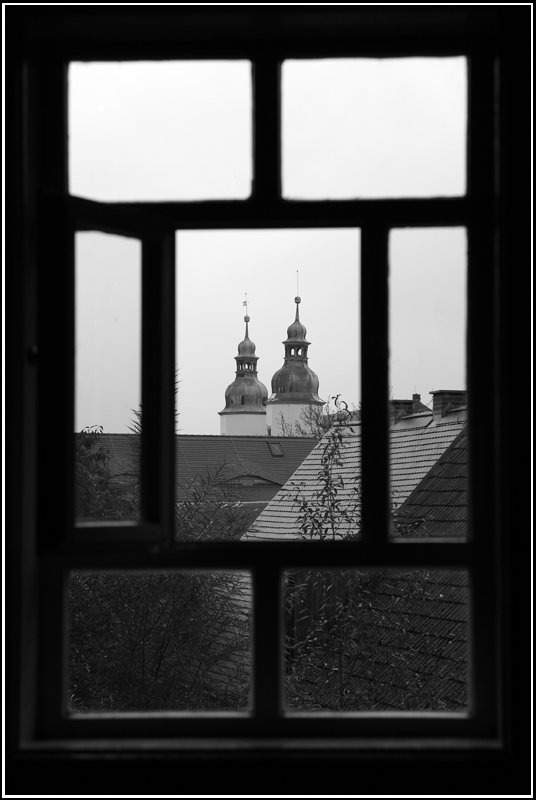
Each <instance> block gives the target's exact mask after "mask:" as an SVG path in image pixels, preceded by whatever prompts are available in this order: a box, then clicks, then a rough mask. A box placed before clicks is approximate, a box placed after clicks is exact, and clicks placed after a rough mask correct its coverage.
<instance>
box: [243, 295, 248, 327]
mask: <svg viewBox="0 0 536 800" xmlns="http://www.w3.org/2000/svg"><path fill="white" fill-rule="evenodd" d="M244 297H245V300H242V305H243V306H245V307H246V317H247V316H248V293H247V292H244ZM245 322H249V318H248V319H247V320H245Z"/></svg>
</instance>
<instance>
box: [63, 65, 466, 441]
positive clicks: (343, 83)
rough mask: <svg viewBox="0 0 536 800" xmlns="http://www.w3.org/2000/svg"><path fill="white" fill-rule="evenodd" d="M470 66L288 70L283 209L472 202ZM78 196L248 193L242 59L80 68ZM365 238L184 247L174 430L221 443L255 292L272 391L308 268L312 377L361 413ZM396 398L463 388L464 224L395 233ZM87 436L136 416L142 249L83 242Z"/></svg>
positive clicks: (305, 316) (73, 124)
mask: <svg viewBox="0 0 536 800" xmlns="http://www.w3.org/2000/svg"><path fill="white" fill-rule="evenodd" d="M465 93H466V88H465V61H464V59H461V58H456V59H406V60H398V61H394V60H391V59H389V60H384V61H379V60H372V59H368V60H361V61H354V62H351V61H348V60H345V59H343V60H339V61H330V60H327V61H322V62H301V63H300V62H288V63H286V64H285V65H284V69H283V163H284V172H283V183H284V190H285V191H286V193H287V194H288V195H289V196H301V197H306V198H318V197H353V196H363V197H380V196H386V197H389V196H432V195H441V194H443V195H455V194H459V193H461V192H463V191H464V187H465V156H464V153H465V144H464V135H465V124H466V94H465ZM69 96H70V115H69V126H70V145H71V146H70V176H71V177H70V187H71V192H72V193H73V194H78V195H81V196H86V197H90V198H92V199H99V200H105V201H110V200H169V199H202V198H212V197H221V198H226V197H245V196H247V195H248V194H249V191H250V183H251V124H250V121H251V100H250V70H249V65H248V64H247V63H246V62H234V63H230V62H218V63H217V64H214V62H212V63H205V64H202V63H199V62H190V63H183V64H180V63H171V62H155V63H147V62H137V63H123V64H75V65H72V66H71V71H70V95H69ZM359 241H360V237H359V231H358V230H357V229H351V230H349V229H336V230H334V229H330V230H299V231H298V230H292V231H205V232H200V231H190V232H187V231H184V232H180V233H178V235H177V360H178V367H179V377H180V381H181V383H180V390H179V411H180V417H179V429H180V431H181V432H182V433H211V434H218V433H219V424H220V418H219V416H218V413H217V412H218V411H221V409H222V408H223V407H224V393H225V389H226V387H227V385H228V384H229V383H231V381H232V380H233V378H234V371H235V361H234V356H235V355H236V352H237V344H238V342H239V341H240V340H241V339H242V338H243V335H244V322H243V316H244V312H245V309H244V308H243V306H242V301H243V299H244V293H245V292H247V295H248V301H249V305H248V311H249V315H250V317H251V323H250V337H251V339H252V340H253V341H254V342H255V344H256V346H257V355H258V356H259V362H258V370H259V379H260V380H261V381H262V382H263V383H264V384H265V385H266V386H267V388H268V390H269V391H270V383H271V377H272V375H273V373H274V372H275V371H276V370H277V369H279V367H280V366H281V365H282V363H283V346H282V344H281V342H282V340H283V339H284V338H285V337H286V329H287V327H288V325H289V324H290V323H291V322H292V321H293V319H294V312H295V305H294V302H293V299H294V296H295V294H296V270H297V269H299V281H300V287H299V292H300V295H301V297H302V303H301V306H300V316H301V319H302V321H303V323H304V324H305V326H306V328H307V332H308V339H309V341H310V342H311V347H310V348H309V364H310V366H311V368H312V369H313V370H314V371H315V372H316V373H317V375H318V377H319V380H320V396H321V397H322V398H323V399H324V400H326V399H328V397H329V396H331V395H333V394H336V393H340V394H341V395H342V397H343V398H344V399H345V400H347V402H349V403H350V404H353V403H356V404H357V403H358V402H359V399H360V376H359V336H360V333H359V319H358V313H359ZM390 244H391V247H390V275H391V277H390V289H391V303H390V312H391V313H390V326H391V333H390V345H391V365H390V386H391V396H393V397H410V396H411V394H412V393H413V392H420V393H421V395H422V399H423V401H424V402H429V400H430V397H429V395H428V392H429V391H430V390H432V389H439V388H452V389H459V388H463V387H464V386H465V358H464V337H465V268H466V242H465V233H464V231H463V230H461V229H450V230H424V229H421V230H404V231H394V232H393V233H392V236H391V243H390ZM76 264H77V272H76V283H77V351H76V357H77V386H76V389H77V403H76V429H77V430H80V429H81V428H82V427H84V426H86V425H102V426H103V427H104V429H105V430H106V431H109V432H122V431H125V430H127V429H128V425H129V424H130V420H131V418H132V414H131V409H133V408H135V407H136V406H137V404H138V402H139V397H140V392H139V382H140V364H139V353H140V346H139V343H140V338H139V337H140V249H139V244H138V243H137V242H135V241H134V240H129V239H126V238H121V237H116V236H109V235H105V234H99V233H81V234H78V235H77V255H76Z"/></svg>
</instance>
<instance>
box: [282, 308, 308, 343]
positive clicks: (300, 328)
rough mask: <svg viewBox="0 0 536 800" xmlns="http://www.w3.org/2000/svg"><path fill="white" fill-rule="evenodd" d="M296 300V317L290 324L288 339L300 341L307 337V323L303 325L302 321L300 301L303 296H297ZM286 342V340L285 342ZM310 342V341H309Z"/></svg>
mask: <svg viewBox="0 0 536 800" xmlns="http://www.w3.org/2000/svg"><path fill="white" fill-rule="evenodd" d="M294 302H295V303H296V319H295V320H294V322H293V323H292V325H289V326H288V328H287V341H291V340H292V341H294V340H296V341H300V342H305V341H306V339H305V337H306V336H307V328H306V327H305V325H302V323H301V322H300V303H301V297H295V298H294ZM283 344H284V342H283ZM307 344H309V342H307Z"/></svg>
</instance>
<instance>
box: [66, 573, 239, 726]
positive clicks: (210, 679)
mask: <svg viewBox="0 0 536 800" xmlns="http://www.w3.org/2000/svg"><path fill="white" fill-rule="evenodd" d="M251 597H252V584H251V577H250V575H249V574H247V573H245V572H232V573H230V572H225V573H224V572H210V573H206V572H205V573H200V572H165V573H162V572H151V573H149V572H143V573H140V572H136V573H134V572H129V573H125V572H110V571H107V572H72V573H71V576H70V582H69V607H70V637H69V676H70V677H69V683H70V685H69V702H68V705H69V710H70V711H72V712H77V711H81V712H83V711H174V710H175V711H177V710H222V711H223V710H246V709H247V708H248V707H249V706H250V664H251V658H250V652H251V647H250V609H251Z"/></svg>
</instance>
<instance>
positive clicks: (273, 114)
mask: <svg viewBox="0 0 536 800" xmlns="http://www.w3.org/2000/svg"><path fill="white" fill-rule="evenodd" d="M280 71H281V67H280V63H279V61H278V60H277V59H276V58H258V59H256V60H255V62H254V65H253V176H254V177H253V195H254V197H255V198H256V199H258V200H259V201H260V202H261V203H262V202H263V201H264V202H270V201H277V200H279V199H280V197H281V84H280Z"/></svg>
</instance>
